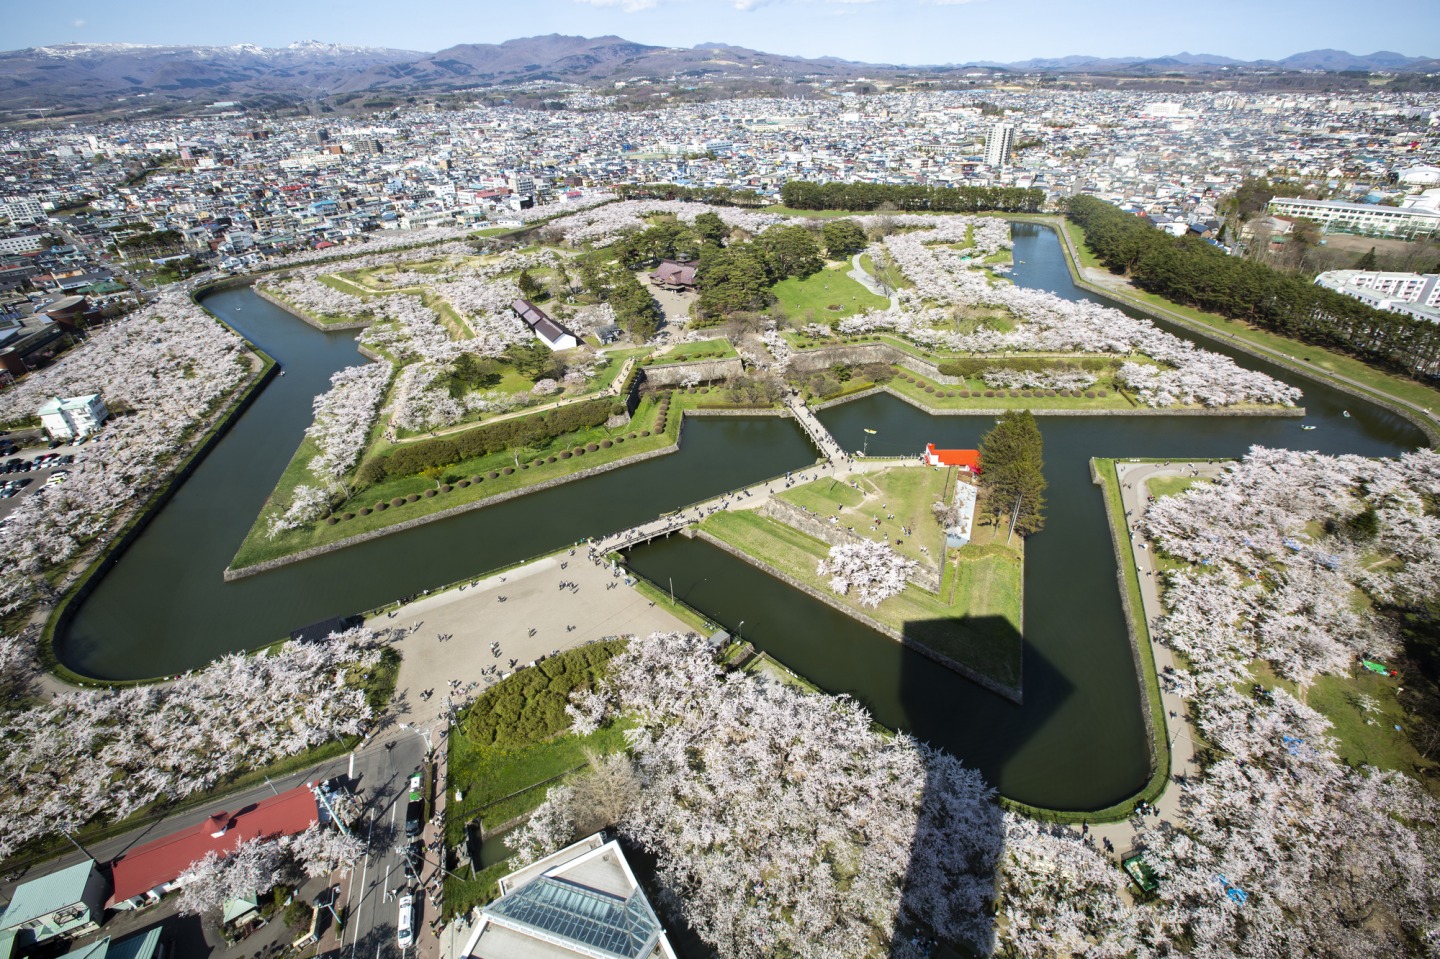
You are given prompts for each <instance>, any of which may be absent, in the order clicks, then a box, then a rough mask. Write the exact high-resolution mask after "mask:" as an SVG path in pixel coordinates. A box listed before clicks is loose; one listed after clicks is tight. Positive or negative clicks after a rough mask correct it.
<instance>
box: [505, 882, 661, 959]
mask: <svg viewBox="0 0 1440 959" xmlns="http://www.w3.org/2000/svg"><path fill="white" fill-rule="evenodd" d="M485 912H486V913H488V914H489V915H490V916H491V918H492V919H495V920H498V921H500V922H501V923H502V924H504V925H513V926H514V927H515V928H517V929H522V930H525V931H527V932H530V933H532V934H537V935H538V936H539V938H542V939H549V940H551V941H559V942H561V943H563V944H565V945H567V946H570V947H571V948H573V949H575V950H576V951H577V952H583V953H585V954H587V955H592V956H597V957H601V959H609V957H612V956H613V957H618V959H643V957H645V956H648V955H650V952H651V950H653V949H654V948H655V944H656V942H658V941H659V939H660V933H661V928H660V921H659V920H658V919H656V918H655V913H654V912H652V911H651V909H650V904H649V903H648V902H646V901H645V895H644V893H642V892H640V891H639V890H638V889H637V890H636V891H635V892H634V893H633V894H631V896H630V897H629V898H628V899H621V898H620V897H619V896H612V895H610V894H608V893H604V892H600V891H599V890H596V889H591V888H589V887H587V886H581V885H577V884H575V883H572V882H567V881H565V880H564V879H557V878H555V877H554V876H541V877H540V878H538V879H536V880H534V881H533V882H530V883H527V884H526V885H525V886H524V887H522V888H520V889H517V890H516V891H515V892H513V893H512V894H510V895H509V896H506V897H505V898H504V899H501V900H500V901H498V902H494V903H491V904H490V905H489V906H486V907H485Z"/></svg>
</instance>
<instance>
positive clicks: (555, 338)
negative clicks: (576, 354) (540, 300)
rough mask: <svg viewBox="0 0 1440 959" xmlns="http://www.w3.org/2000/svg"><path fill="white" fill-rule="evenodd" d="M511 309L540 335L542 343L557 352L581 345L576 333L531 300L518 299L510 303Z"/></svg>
mask: <svg viewBox="0 0 1440 959" xmlns="http://www.w3.org/2000/svg"><path fill="white" fill-rule="evenodd" d="M510 309H512V310H514V311H515V315H516V316H518V317H520V319H521V320H522V321H523V322H524V323H525V325H526V326H528V327H530V332H532V333H534V334H535V335H536V336H537V337H539V339H540V342H541V343H544V344H545V345H546V346H548V347H550V349H552V350H555V351H556V352H557V353H558V352H559V351H560V350H573V349H574V348H575V347H577V346H579V345H580V340H579V338H578V337H576V335H575V334H574V333H571V332H570V331H569V330H567V329H565V327H563V326H561V325H560V324H559V323H556V322H555V321H554V320H552V319H551V318H550V317H549V315H547V314H546V313H545V311H544V310H542V309H540V307H538V306H536V305H535V304H534V303H531V302H530V301H529V300H516V301H515V302H514V303H511V304H510Z"/></svg>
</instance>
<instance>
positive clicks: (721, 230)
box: [695, 211, 730, 246]
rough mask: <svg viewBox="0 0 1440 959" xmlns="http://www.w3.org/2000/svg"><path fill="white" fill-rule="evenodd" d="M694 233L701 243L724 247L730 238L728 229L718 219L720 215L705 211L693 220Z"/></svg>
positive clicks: (722, 221)
mask: <svg viewBox="0 0 1440 959" xmlns="http://www.w3.org/2000/svg"><path fill="white" fill-rule="evenodd" d="M695 233H696V235H697V236H699V237H700V241H701V242H702V243H706V244H708V245H710V246H724V245H725V241H726V240H727V239H729V237H730V228H729V227H728V226H726V225H725V221H724V220H722V219H720V214H718V213H714V212H710V211H706V212H705V213H701V214H700V215H699V216H697V217H696V218H695Z"/></svg>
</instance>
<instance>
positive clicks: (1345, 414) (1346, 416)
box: [1340, 410, 1350, 420]
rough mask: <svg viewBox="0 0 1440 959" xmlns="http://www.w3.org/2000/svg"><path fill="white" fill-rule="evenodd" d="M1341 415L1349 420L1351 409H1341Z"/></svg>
mask: <svg viewBox="0 0 1440 959" xmlns="http://www.w3.org/2000/svg"><path fill="white" fill-rule="evenodd" d="M1340 415H1341V416H1343V417H1345V418H1346V419H1347V420H1348V419H1349V418H1350V411H1349V410H1341V411H1340Z"/></svg>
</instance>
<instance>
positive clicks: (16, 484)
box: [0, 437, 90, 522]
mask: <svg viewBox="0 0 1440 959" xmlns="http://www.w3.org/2000/svg"><path fill="white" fill-rule="evenodd" d="M9 440H10V438H9V437H0V442H4V441H9ZM89 445H90V444H89V443H79V444H76V445H73V446H72V445H70V444H64V445H60V446H56V447H55V448H54V449H51V448H50V446H49V444H48V443H45V442H37V441H35V440H29V441H27V442H26V443H25V445H22V446H19V447H17V448H14V449H11V451H10V452H6V453H0V522H4V521H5V519H6V517H8V516H9V515H10V513H11V512H13V511H14V509H15V507H16V506H18V505H19V504H20V502H21V501H22V500H24V499H25V498H26V497H27V496H34V495H35V493H36V492H37V491H38V490H42V489H44V488H45V484H46V483H52V482H63V481H64V480H63V477H62V479H60V480H58V481H57V480H55V479H53V477H55V476H56V475H57V474H68V473H69V471H70V469H71V467H72V466H73V465H74V464H75V463H76V462H78V461H80V460H81V459H82V458H83V457H84V456H85V450H86V448H87V447H88V446H89ZM0 448H5V449H10V446H9V443H8V442H4V446H3V447H0ZM37 459H39V460H41V462H38V463H37V462H36V460H37ZM12 490H13V492H12Z"/></svg>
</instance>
